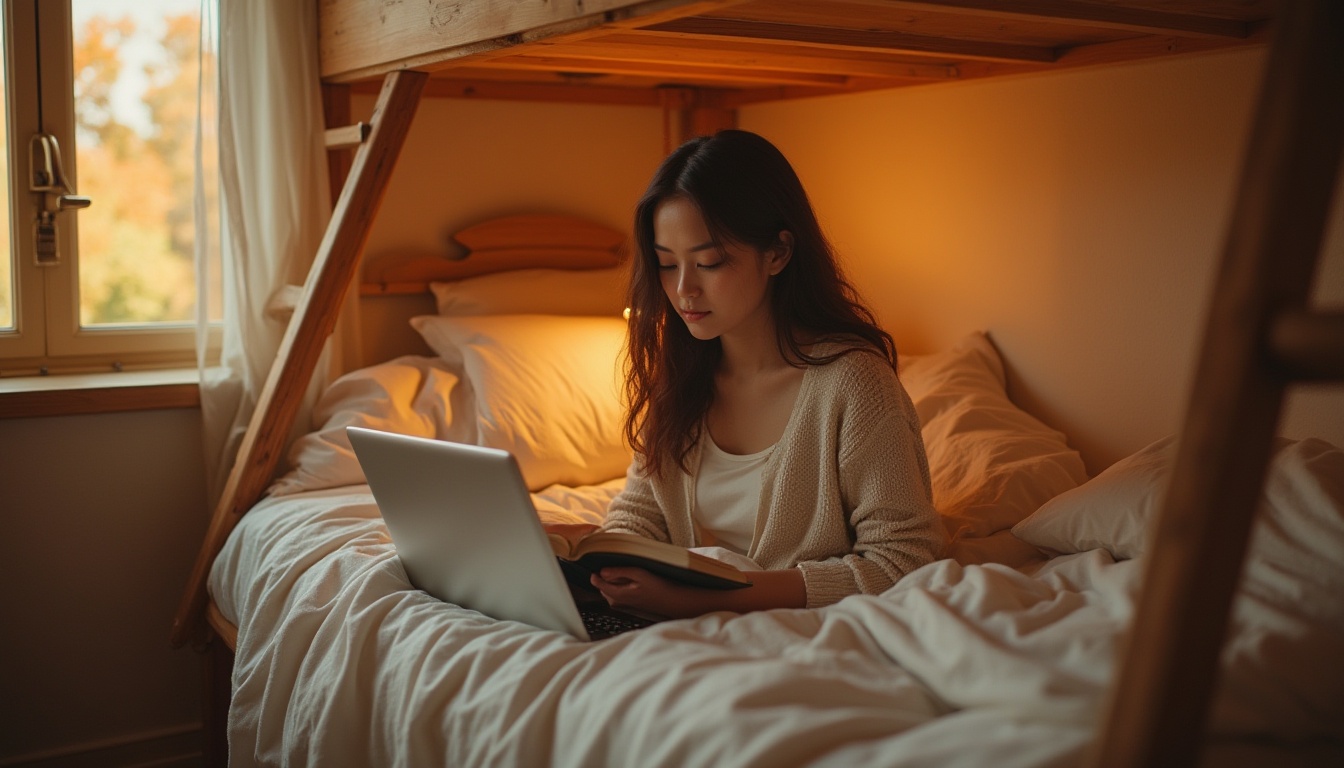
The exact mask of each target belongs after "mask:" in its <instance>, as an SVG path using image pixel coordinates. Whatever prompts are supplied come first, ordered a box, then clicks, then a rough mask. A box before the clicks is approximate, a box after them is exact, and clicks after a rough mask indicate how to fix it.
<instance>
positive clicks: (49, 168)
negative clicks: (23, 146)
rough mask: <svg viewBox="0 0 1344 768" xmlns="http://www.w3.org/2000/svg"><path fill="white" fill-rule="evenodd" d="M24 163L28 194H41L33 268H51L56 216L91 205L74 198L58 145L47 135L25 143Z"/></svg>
mask: <svg viewBox="0 0 1344 768" xmlns="http://www.w3.org/2000/svg"><path fill="white" fill-rule="evenodd" d="M28 161H29V168H30V171H31V175H30V176H29V182H28V191H29V192H32V193H34V194H37V195H41V197H42V199H41V204H40V205H39V206H38V209H37V221H36V222H34V228H35V233H34V234H35V236H34V238H33V240H34V241H35V243H36V247H37V256H36V260H37V265H38V266H39V267H53V266H56V265H57V264H59V263H61V259H60V252H59V251H58V249H57V247H56V214H58V213H63V212H65V211H68V210H71V209H79V208H88V207H89V205H91V204H92V203H93V201H92V200H90V199H89V198H87V197H81V196H79V195H76V194H75V193H74V192H75V191H74V189H72V188H71V187H70V182H69V180H68V179H66V178H65V169H64V168H62V167H61V145H60V144H59V143H57V141H56V137H55V136H52V135H51V134H49V133H38V134H35V135H34V136H33V139H32V141H30V142H29V143H28Z"/></svg>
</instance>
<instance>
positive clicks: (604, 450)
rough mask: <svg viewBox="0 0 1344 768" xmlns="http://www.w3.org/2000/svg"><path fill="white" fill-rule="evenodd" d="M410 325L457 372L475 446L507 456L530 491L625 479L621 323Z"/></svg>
mask: <svg viewBox="0 0 1344 768" xmlns="http://www.w3.org/2000/svg"><path fill="white" fill-rule="evenodd" d="M411 325H412V326H413V327H414V328H415V329H416V330H417V331H419V332H420V335H421V336H423V337H424V339H425V342H426V343H427V344H429V347H430V349H432V350H434V351H435V353H436V354H438V355H439V356H440V357H441V358H443V359H444V360H445V361H447V362H448V363H449V364H450V365H459V364H460V366H461V368H460V370H461V375H462V378H463V379H464V380H465V381H467V382H468V383H469V384H470V387H471V390H472V392H473V394H474V399H475V404H476V409H475V410H476V412H475V414H474V415H475V421H476V430H475V432H476V442H477V444H479V445H484V446H488V447H491V448H499V449H503V450H506V451H508V452H510V453H512V454H513V455H514V457H515V458H516V459H517V460H518V465H519V467H520V468H521V469H522V471H523V477H524V478H525V479H526V480H527V485H528V487H529V488H530V489H531V490H533V491H537V490H540V489H542V488H545V487H546V486H549V485H551V484H553V483H563V484H565V485H589V484H596V483H601V482H604V481H606V480H610V479H612V478H616V477H620V476H622V475H624V474H625V470H626V467H627V466H628V465H629V463H630V458H631V453H630V451H629V449H627V448H626V446H625V443H624V440H623V438H622V424H623V420H624V417H625V409H624V406H623V403H622V398H621V369H620V357H621V354H622V350H623V349H624V346H625V321H624V320H622V319H621V318H620V317H566V316H561V315H479V316H471V317H445V316H441V315H423V316H420V317H416V318H413V319H412V320H411Z"/></svg>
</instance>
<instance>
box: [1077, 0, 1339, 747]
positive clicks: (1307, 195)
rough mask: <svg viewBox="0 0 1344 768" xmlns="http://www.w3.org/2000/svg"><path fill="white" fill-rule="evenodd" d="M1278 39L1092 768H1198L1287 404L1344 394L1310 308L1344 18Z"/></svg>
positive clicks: (1295, 26)
mask: <svg viewBox="0 0 1344 768" xmlns="http://www.w3.org/2000/svg"><path fill="white" fill-rule="evenodd" d="M1274 24H1275V32H1274V38H1273V41H1272V44H1271V48H1270V52H1269V60H1268V64H1267V67H1266V70H1265V79H1264V82H1263V84H1262V86H1261V96H1260V103H1259V107H1258V111H1257V113H1256V116H1255V122H1254V124H1253V127H1252V134H1251V141H1250V145H1249V149H1248V153H1247V158H1246V164H1245V167H1244V168H1243V172H1242V174H1243V175H1242V179H1241V187H1240V191H1239V193H1238V196H1237V198H1236V202H1235V208H1234V210H1233V215H1232V220H1231V231H1230V233H1229V236H1228V240H1227V243H1226V250H1225V252H1224V254H1223V262H1222V266H1221V269H1220V271H1219V273H1218V275H1217V281H1216V285H1215V293H1214V296H1213V298H1212V304H1211V306H1210V309H1209V315H1208V319H1207V323H1208V325H1207V327H1206V329H1205V332H1204V341H1203V349H1202V351H1201V352H1200V355H1199V359H1198V367H1197V369H1196V371H1195V379H1194V383H1193V389H1192V394H1191V398H1190V402H1189V405H1188V408H1187V410H1186V417H1185V424H1184V427H1183V429H1182V431H1181V438H1180V445H1179V448H1178V451H1177V455H1176V460H1175V466H1174V469H1173V473H1172V479H1171V481H1170V484H1169V486H1168V488H1167V495H1166V499H1165V503H1164V507H1163V510H1162V513H1161V516H1160V518H1159V520H1158V524H1157V528H1156V531H1155V534H1156V535H1155V538H1154V539H1153V541H1152V544H1151V546H1150V547H1149V554H1148V556H1147V563H1146V565H1145V569H1146V570H1145V574H1144V582H1143V592H1142V595H1141V597H1140V601H1139V604H1138V608H1137V612H1136V615H1135V618H1134V622H1133V625H1132V628H1131V631H1130V634H1129V637H1128V641H1127V645H1126V647H1125V650H1124V651H1123V653H1122V656H1121V658H1120V661H1121V662H1122V663H1121V664H1120V665H1119V666H1117V667H1116V674H1115V682H1114V683H1113V686H1112V690H1111V698H1110V701H1109V702H1108V707H1107V710H1106V712H1105V713H1104V720H1103V725H1104V732H1103V733H1102V734H1101V736H1100V738H1099V740H1098V741H1097V742H1096V743H1095V744H1094V749H1093V752H1092V754H1091V756H1090V757H1091V759H1090V763H1091V764H1093V765H1100V766H1132V767H1134V768H1137V767H1138V766H1145V767H1146V766H1165V765H1191V764H1193V763H1194V762H1195V760H1196V758H1197V757H1198V755H1199V750H1200V748H1201V747H1202V745H1203V742H1204V735H1205V728H1206V725H1207V720H1208V710H1209V707H1210V703H1211V700H1212V695H1213V693H1214V691H1215V684H1216V682H1217V679H1218V668H1219V660H1220V655H1221V654H1220V651H1221V649H1222V645H1223V639H1224V635H1225V633H1226V630H1227V624H1228V616H1229V611H1230V609H1231V606H1232V601H1233V597H1234V595H1235V593H1236V589H1237V585H1238V582H1239V577H1240V574H1241V568H1242V562H1243V560H1244V559H1245V554H1246V547H1247V542H1248V539H1249V538H1250V534H1251V528H1252V523H1253V522H1254V519H1255V513H1256V510H1257V508H1258V507H1259V504H1260V499H1261V492H1262V490H1263V486H1264V482H1265V476H1266V469H1267V464H1268V463H1269V460H1270V457H1271V453H1272V451H1271V447H1272V444H1273V440H1274V437H1275V433H1276V431H1277V428H1278V420H1279V414H1280V411H1281V409H1282V404H1283V397H1284V394H1285V389H1286V388H1287V386H1288V385H1289V384H1291V383H1293V382H1300V381H1340V380H1344V312H1338V311H1335V312H1319V311H1318V312H1313V311H1311V310H1310V309H1309V307H1308V302H1309V301H1310V295H1311V290H1310V289H1311V284H1312V280H1313V277H1314V273H1315V271H1316V264H1317V261H1318V258H1319V254H1320V250H1321V244H1322V241H1323V239H1324V236H1325V230H1326V225H1327V222H1328V217H1329V211H1330V204H1331V197H1332V193H1333V191H1334V189H1335V184H1336V182H1337V176H1338V173H1339V161H1340V148H1341V143H1344V3H1341V2H1338V0H1289V1H1288V2H1284V3H1283V4H1282V6H1281V12H1280V15H1279V16H1278V17H1277V18H1276V19H1275V21H1274ZM1321 597H1322V599H1339V598H1338V596H1337V595H1324V596H1321Z"/></svg>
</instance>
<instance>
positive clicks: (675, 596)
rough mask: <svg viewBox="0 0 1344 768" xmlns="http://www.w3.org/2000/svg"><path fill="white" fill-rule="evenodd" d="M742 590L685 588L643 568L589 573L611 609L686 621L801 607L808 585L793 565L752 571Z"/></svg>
mask: <svg viewBox="0 0 1344 768" xmlns="http://www.w3.org/2000/svg"><path fill="white" fill-rule="evenodd" d="M748 575H749V576H750V577H751V586H750V587H747V588H746V589H701V588H699V587H688V586H685V585H682V584H678V583H676V582H675V581H669V580H667V579H664V578H663V577H661V576H657V575H655V574H652V573H649V572H648V571H646V570H644V569H643V568H628V567H622V568H617V567H611V568H603V569H602V570H601V572H599V573H595V574H593V576H592V578H591V582H592V585H593V586H594V587H596V588H597V590H598V591H599V592H601V593H602V596H603V597H605V598H606V599H607V603H608V604H609V605H611V607H612V608H618V609H620V610H624V611H631V612H633V613H643V614H651V615H654V616H661V617H663V618H668V619H684V618H687V617H689V616H699V615H700V614H702V613H710V612H712V611H733V612H735V613H746V612H748V611H762V610H768V609H770V608H803V607H805V606H806V605H807V588H806V586H805V585H804V583H803V572H802V571H800V570H798V569H797V568H785V569H783V570H778V571H750V572H748Z"/></svg>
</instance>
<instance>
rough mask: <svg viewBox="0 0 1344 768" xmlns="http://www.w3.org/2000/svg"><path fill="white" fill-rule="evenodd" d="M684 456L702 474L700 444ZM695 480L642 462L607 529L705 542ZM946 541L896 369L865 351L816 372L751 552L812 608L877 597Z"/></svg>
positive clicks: (779, 456)
mask: <svg viewBox="0 0 1344 768" xmlns="http://www.w3.org/2000/svg"><path fill="white" fill-rule="evenodd" d="M817 351H819V352H825V351H831V350H817ZM688 459H689V461H688V464H689V466H691V467H692V468H695V470H696V471H698V468H699V466H700V448H699V444H698V443H697V445H696V447H694V448H692V450H691V453H690V455H689V457H688ZM695 481H696V474H695V471H692V472H690V473H683V472H679V471H678V472H670V473H668V474H667V476H666V477H664V478H663V479H661V480H660V479H656V478H654V477H653V476H651V475H649V474H647V473H645V472H644V471H643V468H642V465H641V463H640V461H639V459H638V457H636V461H635V462H634V463H633V464H632V465H631V467H630V470H629V472H628V473H627V475H626V484H625V489H624V490H623V491H621V493H619V494H618V495H617V496H616V498H614V499H613V500H612V502H611V505H610V507H609V509H608V513H607V520H606V522H605V523H604V525H603V529H604V530H611V531H626V532H629V533H635V534H639V535H641V536H645V537H648V538H651V539H657V540H658V541H666V542H671V543H673V544H677V545H679V546H683V547H696V546H704V542H703V541H701V540H700V538H699V537H700V533H699V527H698V526H697V525H696V524H695V521H694V519H693V518H692V515H691V511H692V508H693V505H694V501H695ZM945 545H946V534H945V532H944V530H943V526H942V523H941V522H940V521H939V519H938V515H937V513H936V512H935V511H934V508H933V500H932V491H931V489H930V484H929V465H928V459H927V458H926V457H925V455H924V442H923V440H922V439H921V437H920V428H919V416H918V415H917V414H916V412H915V407H914V405H913V404H912V403H911V402H910V397H909V395H907V394H906V392H905V388H904V387H902V386H901V384H900V382H899V381H898V380H897V378H896V374H895V372H894V371H892V369H891V366H890V365H888V364H887V361H886V360H885V359H884V358H882V357H881V356H879V355H877V354H875V353H871V352H870V351H868V350H865V349H856V350H854V351H851V352H849V353H847V354H845V355H843V356H841V357H840V358H838V359H836V360H835V361H833V362H831V363H829V364H827V365H814V366H809V367H808V368H807V370H806V371H805V372H804V374H803V382H802V385H801V387H800V388H799V391H798V399H797V401H796V402H795V403H794V406H793V414H792V415H791V416H790V417H789V423H788V425H787V426H786V427H785V429H784V434H783V435H782V436H781V437H780V439H779V443H778V444H777V447H776V450H775V451H774V452H773V453H772V454H771V456H770V458H769V459H768V460H767V461H766V464H765V469H764V471H763V473H762V477H761V501H760V507H759V508H758V509H757V512H756V530H755V533H754V535H753V537H752V542H751V547H750V549H748V551H747V556H748V557H750V558H751V559H753V560H755V561H756V562H757V563H758V564H760V566H761V567H762V568H766V569H771V570H773V569H783V568H794V567H796V568H798V569H799V570H801V571H802V572H803V580H804V582H805V584H806V589H807V607H809V608H815V607H819V606H823V605H829V604H831V603H834V602H836V601H837V600H839V599H841V598H843V597H846V596H848V595H852V594H856V593H864V594H877V593H880V592H882V591H884V590H886V589H888V588H889V587H891V585H892V584H894V583H895V582H896V580H897V579H899V578H900V577H901V576H903V575H905V574H906V573H909V572H910V571H912V570H914V569H916V568H918V567H920V566H921V565H924V564H925V563H928V562H931V561H933V560H935V559H937V558H938V557H940V556H941V554H942V550H943V547H944V546H945Z"/></svg>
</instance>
